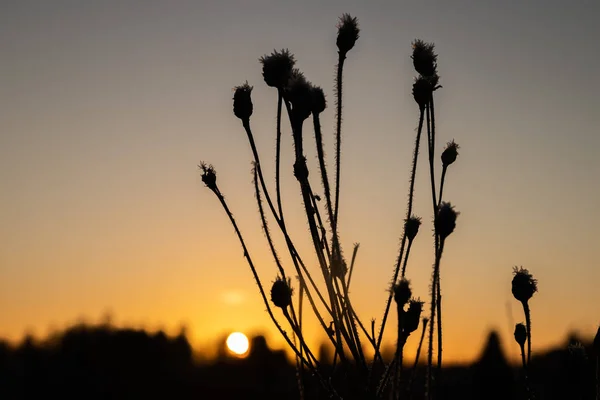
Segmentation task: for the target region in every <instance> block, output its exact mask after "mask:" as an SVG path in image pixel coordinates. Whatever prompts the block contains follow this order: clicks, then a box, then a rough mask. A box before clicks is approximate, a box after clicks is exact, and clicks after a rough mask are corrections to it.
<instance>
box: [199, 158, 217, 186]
mask: <svg viewBox="0 0 600 400" xmlns="http://www.w3.org/2000/svg"><path fill="white" fill-rule="evenodd" d="M198 168H200V169H201V170H202V182H204V184H205V185H206V187H208V188H209V189H210V190H217V174H216V172H215V169H214V167H213V166H212V165H206V164H205V163H204V162H200V165H199V166H198Z"/></svg>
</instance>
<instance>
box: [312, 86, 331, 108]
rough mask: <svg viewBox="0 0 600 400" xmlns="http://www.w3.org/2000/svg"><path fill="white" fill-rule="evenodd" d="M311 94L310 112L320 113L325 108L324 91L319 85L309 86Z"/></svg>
mask: <svg viewBox="0 0 600 400" xmlns="http://www.w3.org/2000/svg"><path fill="white" fill-rule="evenodd" d="M310 93H311V95H312V112H313V113H316V114H320V113H322V112H323V111H325V108H327V100H325V93H324V92H323V89H322V88H321V87H319V86H312V87H311V88H310Z"/></svg>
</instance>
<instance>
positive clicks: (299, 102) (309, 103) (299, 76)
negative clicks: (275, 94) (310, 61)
mask: <svg viewBox="0 0 600 400" xmlns="http://www.w3.org/2000/svg"><path fill="white" fill-rule="evenodd" d="M286 94H287V100H289V102H290V103H291V104H292V115H293V116H294V117H295V118H297V119H299V120H300V121H304V120H305V119H306V118H308V117H309V116H310V113H311V112H312V108H313V97H312V85H311V84H310V82H309V81H307V80H306V78H305V77H304V74H303V73H302V72H300V70H298V69H297V68H294V69H293V70H292V74H291V75H290V79H289V81H288V84H287V87H286Z"/></svg>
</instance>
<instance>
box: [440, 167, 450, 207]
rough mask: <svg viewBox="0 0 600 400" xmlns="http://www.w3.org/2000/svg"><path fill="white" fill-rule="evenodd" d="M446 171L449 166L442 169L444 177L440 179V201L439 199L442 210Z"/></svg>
mask: <svg viewBox="0 0 600 400" xmlns="http://www.w3.org/2000/svg"><path fill="white" fill-rule="evenodd" d="M446 170H448V166H447V165H444V166H443V167H442V177H441V178H440V179H441V181H440V193H439V199H438V208H440V205H441V204H442V194H443V193H444V182H445V180H446Z"/></svg>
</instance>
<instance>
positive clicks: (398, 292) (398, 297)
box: [393, 278, 412, 306]
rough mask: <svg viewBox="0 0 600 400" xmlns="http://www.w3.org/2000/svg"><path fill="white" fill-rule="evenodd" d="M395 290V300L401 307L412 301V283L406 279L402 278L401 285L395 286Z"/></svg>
mask: <svg viewBox="0 0 600 400" xmlns="http://www.w3.org/2000/svg"><path fill="white" fill-rule="evenodd" d="M393 290H394V300H395V301H396V303H397V304H398V305H399V306H403V305H405V304H406V303H408V300H410V297H411V296H412V291H411V290H410V281H408V280H407V279H405V278H402V279H401V280H400V282H399V283H397V284H395V285H394V287H393Z"/></svg>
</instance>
